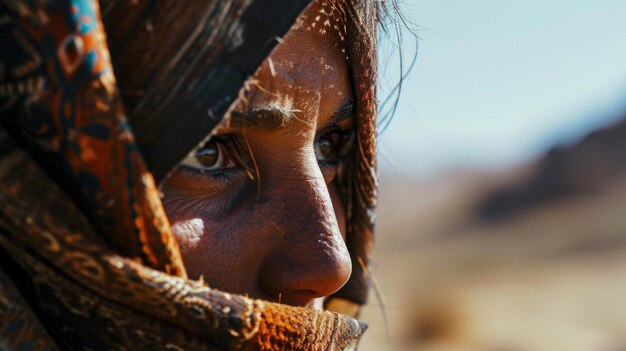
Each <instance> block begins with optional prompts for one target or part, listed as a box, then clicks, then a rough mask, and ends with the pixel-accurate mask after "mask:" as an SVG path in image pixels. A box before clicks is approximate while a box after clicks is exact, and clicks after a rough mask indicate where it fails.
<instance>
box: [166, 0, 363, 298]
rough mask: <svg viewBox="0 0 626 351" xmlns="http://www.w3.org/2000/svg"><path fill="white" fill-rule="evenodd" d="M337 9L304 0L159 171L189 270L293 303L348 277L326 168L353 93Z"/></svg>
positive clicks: (346, 143)
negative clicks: (223, 110)
mask: <svg viewBox="0 0 626 351" xmlns="http://www.w3.org/2000/svg"><path fill="white" fill-rule="evenodd" d="M340 13H341V11H338V10H336V9H334V8H333V7H332V6H330V5H328V4H324V3H321V2H314V3H313V5H312V6H311V7H309V8H308V9H307V10H306V11H305V13H304V14H303V15H302V16H301V17H300V19H299V20H298V21H297V23H296V25H295V27H294V28H292V30H291V31H290V32H289V34H287V35H286V36H285V38H284V39H283V40H282V44H281V45H280V46H279V47H278V48H277V50H275V52H274V53H273V54H272V55H271V56H270V57H268V59H267V60H266V61H265V63H264V64H263V65H262V67H261V68H260V70H259V72H258V73H257V74H256V76H255V78H254V79H253V80H252V82H251V83H250V85H249V89H248V91H247V93H246V94H245V97H244V98H242V99H241V101H240V103H239V104H238V106H237V107H236V108H235V111H234V112H233V114H232V116H231V119H230V120H229V121H227V123H225V124H224V125H222V126H221V127H219V129H218V131H217V134H216V135H215V136H214V137H213V138H212V139H211V140H210V141H209V142H207V143H206V144H204V145H203V146H201V147H200V148H199V149H197V150H196V151H195V152H194V153H192V154H191V155H190V156H188V157H187V158H186V159H185V161H183V164H182V166H181V167H179V168H178V169H177V170H176V171H175V172H174V173H173V174H172V175H171V176H170V177H169V178H168V179H167V180H166V181H165V182H164V184H163V187H162V190H163V193H164V205H165V209H166V211H167V213H168V216H169V218H170V221H171V223H172V230H173V231H174V234H175V235H176V237H177V239H178V241H179V244H180V247H181V251H182V254H183V259H184V261H185V265H186V268H187V271H188V273H189V275H190V277H192V278H199V277H203V278H204V280H205V281H206V282H207V283H208V284H209V286H211V287H214V288H218V289H221V290H224V291H229V292H233V293H240V294H247V295H249V296H251V297H256V298H263V299H267V300H273V301H280V302H282V303H286V304H291V305H300V306H305V305H309V306H313V305H317V304H314V303H313V302H314V301H319V300H320V299H318V298H320V297H324V296H328V295H330V294H332V293H333V292H335V291H337V290H338V289H339V288H340V287H341V286H342V285H343V284H344V283H345V282H346V281H347V280H348V278H349V276H350V273H351V263H350V257H349V254H348V251H347V249H346V246H345V243H344V239H345V237H344V236H345V229H346V228H345V227H346V223H345V222H346V220H345V212H344V208H343V205H342V203H341V199H340V198H339V194H338V191H337V185H336V183H337V181H336V178H337V172H338V169H339V167H340V164H341V162H342V158H343V156H345V155H346V154H349V153H350V149H351V146H352V143H353V142H352V141H353V139H354V137H353V132H352V131H353V128H354V108H353V107H354V106H353V101H354V97H353V93H352V87H351V82H350V78H349V71H348V64H347V60H346V53H345V43H344V41H343V39H344V38H345V25H344V23H345V22H344V20H343V18H342V17H341V15H340Z"/></svg>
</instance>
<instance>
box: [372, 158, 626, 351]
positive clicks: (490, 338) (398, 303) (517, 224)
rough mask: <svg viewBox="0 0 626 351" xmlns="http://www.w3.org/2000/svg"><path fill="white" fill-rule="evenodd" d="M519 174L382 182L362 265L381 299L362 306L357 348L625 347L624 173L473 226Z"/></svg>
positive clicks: (537, 350) (500, 350) (594, 350)
mask: <svg viewBox="0 0 626 351" xmlns="http://www.w3.org/2000/svg"><path fill="white" fill-rule="evenodd" d="M526 172H528V170H523V169H522V170H517V171H515V172H509V173H508V174H499V175H496V174H487V173H484V174H481V173H477V172H457V173H455V174H452V175H450V176H447V177H442V178H440V179H438V180H436V181H432V182H428V183H416V182H411V181H408V180H406V179H401V178H392V177H390V176H388V175H387V176H385V174H383V178H382V179H381V198H380V205H379V206H380V212H379V225H378V230H377V236H378V237H377V249H376V254H375V257H374V262H373V267H372V272H373V275H374V277H375V280H376V281H377V283H378V284H377V285H378V290H379V291H380V295H381V298H379V297H378V295H377V294H376V293H372V295H371V297H370V303H369V304H368V305H367V306H365V308H364V310H363V315H362V319H364V320H366V321H368V322H369V324H370V329H369V331H368V332H367V334H366V336H365V338H364V339H363V341H362V342H361V345H360V350H365V351H370V350H425V351H444V350H445V351H448V350H470V351H471V350H485V351H487V350H489V351H526V350H528V351H542V350H546V351H560V350H564V351H565V350H567V351H578V350H580V351H621V350H626V298H625V297H624V296H626V235H624V228H626V201H625V200H626V177H625V178H624V179H614V180H612V181H611V182H610V184H607V186H604V187H600V188H598V189H596V190H594V191H593V192H590V193H586V194H583V195H577V196H571V197H568V198H565V199H560V200H557V201H555V202H552V203H547V204H543V205H541V206H536V207H534V208H532V209H531V210H528V211H525V212H522V213H518V214H516V215H515V216H513V217H510V218H508V219H506V220H502V221H499V222H495V223H485V222H481V221H478V220H476V219H475V218H476V216H475V213H476V207H477V205H478V203H479V202H480V200H481V199H483V198H484V196H485V193H486V192H487V191H489V189H493V188H494V187H495V186H496V185H498V184H502V183H506V182H508V181H511V179H515V178H516V177H523V176H524V174H525V173H526ZM380 300H382V301H384V306H385V308H384V310H383V309H382V308H381V304H380ZM385 316H386V317H385Z"/></svg>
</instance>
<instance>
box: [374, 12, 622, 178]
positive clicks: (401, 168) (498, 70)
mask: <svg viewBox="0 0 626 351" xmlns="http://www.w3.org/2000/svg"><path fill="white" fill-rule="evenodd" d="M403 13H404V15H405V17H407V18H408V20H409V21H410V22H412V23H413V24H414V26H413V28H414V29H415V30H414V32H415V33H416V34H417V36H418V39H417V49H416V39H415V38H414V37H412V36H411V35H410V33H408V32H406V31H405V33H404V38H403V41H402V44H401V49H402V53H403V55H404V64H405V69H406V66H407V65H408V64H409V63H410V61H411V60H412V58H413V54H414V53H415V50H417V58H416V62H415V66H414V68H413V70H412V71H411V72H410V73H409V74H408V76H407V77H406V78H405V80H404V83H403V92H402V95H401V99H400V103H399V105H398V109H397V111H396V113H395V115H394V117H393V120H392V121H391V123H390V125H389V127H388V128H387V129H386V130H384V131H383V132H382V134H381V136H380V139H379V152H380V166H381V169H383V170H385V169H393V170H395V171H398V172H403V173H408V174H411V175H412V176H415V177H417V178H430V177H434V176H437V175H438V174H441V173H443V172H446V171H450V170H453V169H457V168H467V167H479V168H489V169H501V168H507V167H510V166H513V165H516V164H520V163H524V162H528V161H529V160H532V159H533V158H536V157H538V156H539V155H541V154H542V153H543V152H545V151H546V150H548V149H549V148H550V147H552V146H553V145H555V144H562V143H572V142H575V141H576V140H577V139H579V138H580V137H582V136H584V135H585V134H586V133H587V132H589V131H590V130H593V129H596V128H599V127H602V126H605V125H608V124H611V123H613V122H614V121H615V120H616V118H618V117H620V113H621V116H624V115H625V114H626V113H625V112H626V1H625V0H525V1H513V0H404V1H403ZM392 41H393V40H382V43H381V47H380V50H379V71H380V73H381V79H380V91H379V100H384V98H385V97H386V96H388V95H389V94H390V91H391V89H392V88H393V86H394V85H395V84H396V83H397V81H398V77H399V68H398V67H399V61H398V59H397V53H398V50H397V48H394V47H393V45H392Z"/></svg>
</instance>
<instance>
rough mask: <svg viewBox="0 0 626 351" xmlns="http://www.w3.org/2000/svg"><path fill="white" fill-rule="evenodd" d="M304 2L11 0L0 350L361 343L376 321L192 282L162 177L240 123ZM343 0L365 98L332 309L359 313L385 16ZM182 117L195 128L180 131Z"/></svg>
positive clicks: (0, 72) (4, 71)
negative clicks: (347, 257)
mask: <svg viewBox="0 0 626 351" xmlns="http://www.w3.org/2000/svg"><path fill="white" fill-rule="evenodd" d="M270 3H271V4H270ZM307 3H308V1H296V0H289V1H281V0H271V1H270V0H263V1H260V0H257V1H245V0H233V1H226V0H224V1H218V0H215V1H200V0H193V1H185V2H182V1H179V0H159V1H157V0H136V1H116V0H102V1H100V4H101V5H102V16H101V11H100V8H99V4H98V1H95V0H3V1H1V2H0V38H1V41H0V349H3V350H4V349H7V350H24V349H28V350H57V349H85V350H89V349H107V350H108V349H111V350H125V349H150V350H214V349H215V350H223V349H227V350H238V349H260V350H284V349H292V350H341V349H344V348H346V347H349V346H351V345H354V344H355V343H356V341H357V340H358V338H359V336H360V335H361V334H362V333H363V331H364V330H365V325H364V324H363V323H361V322H358V321H356V320H355V319H352V318H351V317H348V316H346V315H343V314H338V313H335V312H330V311H316V310H311V309H307V308H300V307H290V306H286V305H281V304H276V303H271V302H267V301H262V300H254V299H250V298H247V297H244V296H239V295H234V294H228V293H226V292H222V291H219V290H216V289H211V288H210V287H209V286H207V285H206V284H205V283H204V282H202V281H195V280H190V279H187V277H186V273H185V268H184V265H183V263H182V259H181V255H180V252H179V249H178V246H177V244H176V241H175V239H174V237H173V235H172V232H171V229H170V226H169V222H168V220H167V217H166V215H165V212H164V210H163V206H162V204H161V200H160V197H159V191H158V188H157V186H156V182H155V179H156V180H157V181H160V180H161V179H163V177H165V176H166V175H167V173H168V172H169V171H170V170H171V167H172V166H173V165H174V164H175V162H176V161H177V160H180V159H181V158H182V157H183V156H184V155H185V154H187V153H188V152H189V150H191V149H192V148H193V147H195V146H196V145H197V144H199V143H200V142H201V141H202V139H203V138H205V137H206V135H208V133H209V132H210V131H211V129H213V128H214V127H215V125H216V124H217V123H219V122H220V121H221V120H222V118H223V116H224V115H227V114H228V110H229V108H230V107H231V106H232V105H233V103H234V102H235V100H236V98H237V96H238V95H239V94H240V93H241V91H242V87H243V86H244V84H243V83H244V81H245V80H246V79H248V78H249V77H250V76H251V75H252V74H253V73H254V71H255V70H256V68H257V67H258V66H259V65H260V63H261V62H262V60H263V59H264V58H265V57H266V56H267V55H268V54H269V52H270V50H271V49H272V48H273V47H274V46H275V45H276V40H275V39H274V37H272V35H279V36H280V35H283V34H284V33H285V31H286V30H288V28H289V26H290V25H291V24H292V23H293V22H294V20H295V18H296V17H297V15H298V14H299V13H300V12H301V11H302V9H303V8H304V6H306V4H307ZM342 6H343V8H344V9H345V11H346V18H347V42H348V56H349V59H350V60H351V67H352V68H353V83H354V87H355V95H356V96H357V103H356V108H357V146H356V148H355V149H356V150H355V153H354V161H353V162H352V163H350V165H349V166H348V169H346V170H345V171H344V175H343V177H342V184H341V187H342V196H343V198H344V204H345V206H346V210H347V213H348V219H349V229H348V234H347V246H348V249H349V251H350V253H351V256H352V259H353V267H354V268H353V274H352V276H351V278H350V280H349V282H348V283H347V284H346V285H345V286H344V287H343V288H342V289H341V290H340V291H339V292H338V293H336V294H335V295H333V296H332V297H330V298H329V299H328V300H327V304H326V307H327V309H328V310H339V311H340V312H354V311H355V308H354V306H358V305H360V304H363V303H364V302H365V300H366V296H367V290H368V287H369V278H368V276H367V265H368V262H369V256H370V253H371V242H372V232H373V222H374V214H373V212H374V207H375V201H376V191H377V183H376V169H375V164H376V160H375V112H376V100H375V77H376V71H375V31H374V29H375V23H376V18H375V13H376V12H375V5H374V3H373V1H370V0H362V1H359V0H348V1H346V2H345V4H342ZM263 8H265V10H263ZM268 8H269V9H271V11H268V10H267V9H268ZM277 9H280V10H277ZM255 21H256V22H255ZM271 24H277V25H276V27H272V25H271ZM246 26H248V27H251V26H253V28H254V31H255V33H256V35H257V36H256V37H255V36H254V35H252V36H251V35H250V31H251V30H250V29H249V28H246ZM264 26H265V27H264ZM259 28H261V29H259ZM263 28H265V29H263ZM246 31H247V32H246ZM105 33H106V35H105ZM259 33H260V34H259ZM107 36H108V38H107ZM248 39H249V40H248ZM246 40H248V41H246ZM237 50H240V51H237ZM244 53H251V54H250V55H247V56H245V57H244ZM239 57H241V58H242V59H241V60H240V59H238V58H239ZM112 67H114V68H115V73H114V70H113V69H112ZM173 111H176V112H177V113H178V115H180V114H183V115H186V116H191V117H189V118H190V119H189V120H188V121H189V123H183V125H187V126H189V125H191V127H187V129H184V130H173V131H172V130H168V128H169V129H171V126H172V123H171V121H172V120H171V118H172V115H176V114H173V113H172V112H173ZM192 122H193V123H192ZM168 135H169V136H172V135H175V136H178V137H179V138H180V137H181V136H184V137H186V138H185V140H186V141H185V143H182V145H178V146H176V147H173V149H171V150H170V149H168V147H171V145H162V144H163V143H159V140H161V139H160V138H164V139H167V137H168ZM159 155H161V156H163V158H164V159H165V160H160V159H159V158H158V157H157V156H159ZM168 162H169V163H168ZM346 306H347V307H348V308H346Z"/></svg>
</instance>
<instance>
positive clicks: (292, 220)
mask: <svg viewBox="0 0 626 351" xmlns="http://www.w3.org/2000/svg"><path fill="white" fill-rule="evenodd" d="M266 177H268V178H270V179H266V184H265V186H264V187H263V191H264V193H267V194H268V195H267V196H266V197H267V198H268V199H269V200H268V201H267V203H266V204H264V206H270V207H271V208H273V209H275V211H277V213H274V216H276V217H275V218H276V221H275V222H276V224H277V226H278V227H279V228H276V229H275V230H277V231H280V232H281V233H280V234H281V235H280V238H278V239H277V240H276V244H275V245H274V246H273V250H271V252H269V253H268V255H267V256H266V257H265V259H264V260H263V264H262V267H261V269H260V277H259V278H260V285H261V288H262V290H263V291H264V292H265V293H266V294H268V295H270V296H272V297H278V296H280V297H281V299H282V302H284V303H289V304H294V305H300V304H306V303H308V302H309V301H310V300H311V299H313V298H316V297H321V296H327V295H330V294H332V293H333V292H335V291H337V290H338V289H339V288H341V286H343V284H344V283H345V282H346V281H347V279H348V278H349V276H350V272H351V262H350V257H349V254H348V251H347V249H346V246H345V243H344V241H343V239H342V237H341V232H340V230H339V226H338V224H337V218H336V217H335V212H334V210H333V204H332V201H331V198H330V195H329V192H328V188H327V186H326V183H325V182H324V178H323V176H322V174H321V172H320V170H319V167H318V166H317V162H315V164H314V165H310V163H309V164H307V163H306V162H302V163H299V164H298V163H292V164H284V165H282V166H277V167H275V168H274V169H273V170H272V171H271V172H270V174H267V175H266ZM261 181H263V178H262V179H261Z"/></svg>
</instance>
